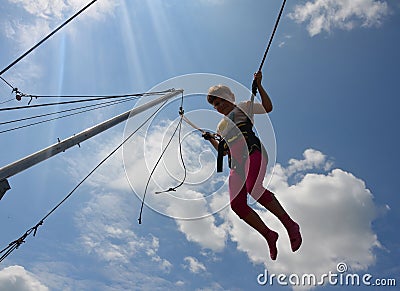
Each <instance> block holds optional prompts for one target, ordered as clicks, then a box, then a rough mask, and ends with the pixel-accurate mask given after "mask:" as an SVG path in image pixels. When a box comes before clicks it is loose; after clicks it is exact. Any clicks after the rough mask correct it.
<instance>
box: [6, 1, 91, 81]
mask: <svg viewBox="0 0 400 291" xmlns="http://www.w3.org/2000/svg"><path fill="white" fill-rule="evenodd" d="M96 1H97V0H93V1H91V2H90V3H89V4H87V5H86V6H85V7H83V8H82V9H81V10H79V11H78V12H77V13H75V14H74V15H73V16H71V17H70V18H69V19H68V20H66V21H65V22H64V23H63V24H61V25H60V26H59V27H57V28H56V29H55V30H53V31H52V32H51V33H49V34H48V35H47V36H46V37H45V38H43V39H42V40H41V41H39V42H38V43H37V44H35V45H34V46H33V47H31V48H30V49H29V50H28V51H26V52H25V53H24V54H22V55H21V56H20V57H19V58H17V59H16V60H15V61H13V62H12V63H11V64H9V65H8V66H7V67H5V68H4V69H3V70H2V71H1V72H0V76H1V75H3V74H4V73H5V72H7V71H8V70H9V69H10V68H11V67H13V66H14V65H16V64H17V63H18V62H19V61H20V60H22V59H23V58H24V57H26V56H27V55H28V54H29V53H31V52H32V51H33V50H35V49H36V48H37V47H38V46H40V45H41V44H42V43H44V42H45V41H46V40H47V39H49V38H50V37H51V36H53V34H55V33H56V32H57V31H59V30H60V29H61V28H63V27H64V26H65V25H67V24H68V23H69V22H70V21H72V20H73V19H74V18H75V17H77V16H78V15H79V14H81V13H82V12H83V11H85V10H86V9H87V8H89V6H91V5H92V4H93V3H95V2H96ZM1 79H2V80H3V81H5V80H4V79H3V78H1ZM5 82H6V83H7V84H8V85H9V86H11V85H10V84H9V83H8V82H7V81H5ZM11 87H12V86H11ZM12 88H13V87H12ZM13 89H14V88H13Z"/></svg>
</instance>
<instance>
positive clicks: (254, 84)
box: [251, 0, 286, 95]
mask: <svg viewBox="0 0 400 291" xmlns="http://www.w3.org/2000/svg"><path fill="white" fill-rule="evenodd" d="M285 4H286V0H283V3H282V6H281V9H280V11H279V14H278V18H277V19H276V21H275V26H274V29H273V31H272V34H271V37H270V39H269V42H268V46H267V48H266V50H265V52H264V56H263V58H262V60H261V64H260V67H259V68H258V71H261V69H262V67H263V65H264V62H265V59H266V58H267V54H268V51H269V48H270V46H271V43H272V40H273V38H274V35H275V32H276V29H277V28H278V24H279V21H280V19H281V16H282V12H283V8H284V7H285ZM251 88H252V92H253V95H256V94H257V83H256V81H255V80H253V84H252V86H251Z"/></svg>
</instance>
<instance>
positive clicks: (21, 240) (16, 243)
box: [0, 101, 167, 262]
mask: <svg viewBox="0 0 400 291" xmlns="http://www.w3.org/2000/svg"><path fill="white" fill-rule="evenodd" d="M166 103H167V101H165V102H164V103H163V104H161V105H160V107H159V108H158V109H157V110H156V111H155V112H154V113H152V114H151V115H150V116H149V117H148V118H147V119H146V120H145V121H144V122H143V123H142V124H141V125H140V126H139V127H138V128H137V129H136V130H135V131H133V132H132V133H131V134H130V135H129V136H128V137H127V138H125V139H124V140H123V141H122V143H120V144H119V145H118V146H117V147H116V148H115V149H114V150H113V151H111V153H109V154H108V155H107V156H106V157H105V158H104V159H103V160H102V161H101V162H100V163H99V164H98V165H97V166H96V167H94V168H93V170H92V171H90V172H89V174H87V175H86V176H85V177H84V178H83V179H82V180H81V181H80V182H79V183H78V185H76V186H75V188H73V189H72V191H71V192H69V193H68V195H67V196H65V197H64V199H63V200H61V201H60V202H59V203H58V204H57V205H56V206H55V207H54V208H53V209H51V210H50V211H49V212H48V213H47V214H46V215H45V216H44V217H43V218H42V219H41V220H40V221H39V222H38V223H37V224H36V225H35V226H33V227H31V228H30V229H28V230H27V231H26V232H25V233H24V234H23V235H22V236H21V237H20V238H18V239H16V240H14V241H13V242H11V243H9V245H8V246H7V247H5V248H4V249H2V250H1V251H0V254H1V257H0V262H2V261H3V260H4V259H5V258H7V257H8V256H9V255H10V254H11V253H12V252H13V251H14V250H16V249H18V248H19V247H20V246H21V244H23V243H24V242H25V239H26V238H27V237H28V236H29V235H31V234H32V233H33V236H36V232H37V230H38V228H39V226H41V225H42V224H43V223H44V221H45V220H46V219H47V218H48V217H49V216H50V215H51V214H53V213H54V212H55V211H56V210H57V209H58V208H59V207H60V206H61V205H62V204H63V203H64V202H65V201H66V200H67V199H68V198H70V197H71V196H72V195H73V194H74V192H75V191H76V190H77V189H78V188H79V186H81V185H82V184H83V182H85V181H86V180H87V179H88V178H89V177H90V176H91V175H92V174H93V173H94V172H95V171H96V170H97V169H98V168H99V167H100V166H101V165H102V164H104V163H105V161H107V160H108V159H109V158H110V157H111V156H112V155H113V154H115V153H116V152H117V151H118V150H119V149H120V148H121V147H122V146H123V145H124V144H125V143H126V142H127V141H128V140H129V139H130V138H131V137H132V136H133V135H134V134H135V133H137V132H138V131H139V130H140V129H141V128H142V127H143V126H144V125H145V124H146V123H147V122H148V121H149V120H150V119H151V118H152V117H153V116H154V115H155V114H156V113H157V112H158V111H160V109H161V108H162V107H163V106H164V105H165V104H166Z"/></svg>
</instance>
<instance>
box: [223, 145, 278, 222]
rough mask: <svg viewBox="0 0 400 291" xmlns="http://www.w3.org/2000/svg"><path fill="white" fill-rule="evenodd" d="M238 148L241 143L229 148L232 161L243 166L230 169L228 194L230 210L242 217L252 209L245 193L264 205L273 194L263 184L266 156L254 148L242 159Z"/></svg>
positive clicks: (241, 146)
mask: <svg viewBox="0 0 400 291" xmlns="http://www.w3.org/2000/svg"><path fill="white" fill-rule="evenodd" d="M240 148H243V145H236V144H234V145H233V147H232V148H231V154H232V161H235V162H236V163H237V164H238V165H239V167H243V166H244V168H242V170H240V169H235V168H232V169H231V171H230V174H229V194H230V202H231V208H232V210H233V211H234V212H235V213H236V214H237V215H238V216H239V217H240V218H242V219H243V218H244V217H246V216H247V215H248V214H249V213H250V212H251V211H252V209H251V208H250V207H249V206H248V205H247V193H249V194H250V195H251V196H252V197H253V198H254V199H255V200H257V202H258V203H260V204H261V205H263V206H264V207H266V205H267V204H269V203H270V202H271V201H272V199H273V197H274V196H273V195H274V194H273V193H272V192H271V191H269V190H267V189H265V188H264V186H263V180H264V177H265V173H266V171H267V162H268V160H267V157H263V155H262V153H261V152H260V151H259V150H255V151H253V152H252V153H251V154H250V155H249V156H248V158H247V159H246V161H244V159H245V158H244V157H243V155H240V154H237V153H240V152H242V151H240ZM235 152H236V153H235Z"/></svg>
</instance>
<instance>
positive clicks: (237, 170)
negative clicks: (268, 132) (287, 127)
mask: <svg viewBox="0 0 400 291" xmlns="http://www.w3.org/2000/svg"><path fill="white" fill-rule="evenodd" d="M254 79H255V81H256V84H257V87H258V91H259V92H260V96H261V100H262V102H261V104H260V103H254V104H252V102H250V101H248V102H241V103H239V104H238V105H236V104H235V95H234V94H233V93H232V91H231V90H230V89H229V88H228V87H227V86H224V85H217V86H213V87H211V88H210V89H209V91H208V95H207V101H208V102H209V103H210V104H212V105H213V107H214V108H215V109H216V110H217V111H218V112H219V113H221V114H223V115H224V118H223V119H222V120H221V122H220V123H219V124H218V127H217V133H218V135H220V136H221V137H222V141H220V142H218V141H217V140H216V139H215V138H214V137H213V136H212V135H210V134H205V135H203V137H204V138H205V139H206V140H209V141H210V143H211V144H212V145H213V146H214V147H215V148H216V149H217V150H218V153H219V158H218V162H217V164H218V165H217V171H222V168H221V165H222V164H221V163H222V155H225V154H228V157H229V163H230V168H231V170H230V174H229V194H230V205H231V208H232V210H233V211H234V212H235V213H236V214H237V215H238V216H239V217H240V218H241V219H243V220H244V221H245V222H246V223H247V224H249V225H250V226H251V227H253V228H254V229H255V230H257V231H258V232H259V233H260V234H261V235H262V236H263V237H264V238H265V239H266V241H267V243H268V247H269V251H270V257H271V259H272V260H276V257H277V255H278V250H277V248H276V241H277V240H278V233H276V232H275V231H273V230H271V229H269V228H268V227H267V226H266V225H265V223H264V222H263V221H262V220H261V218H260V216H259V215H258V214H257V213H256V212H255V211H254V210H253V209H252V208H250V207H249V206H248V205H247V193H249V194H250V195H251V196H252V197H253V198H254V199H256V200H257V202H258V203H260V204H261V205H262V206H264V207H265V208H266V209H268V210H269V211H270V212H271V213H273V214H274V215H275V216H276V217H278V219H279V220H280V221H281V222H282V224H283V225H284V226H285V228H286V230H287V232H288V235H289V238H290V244H291V248H292V251H293V252H295V251H297V250H298V249H299V248H300V245H301V243H302V237H301V234H300V227H299V225H298V224H297V223H296V222H294V221H293V220H292V219H291V218H290V216H289V215H288V214H287V213H286V211H285V210H284V209H283V207H282V206H281V204H280V203H279V201H278V200H277V199H276V197H275V195H274V194H273V193H272V192H270V191H269V190H267V189H265V188H264V187H263V185H262V183H263V179H264V176H265V173H266V170H267V162H268V161H267V157H266V154H263V153H262V152H263V151H265V149H264V148H263V146H262V145H261V142H260V140H259V138H258V137H257V136H256V135H255V134H254V131H253V129H252V127H253V116H252V115H253V114H263V113H264V114H265V113H269V112H271V111H272V102H271V99H270V98H269V96H268V94H267V92H266V91H265V89H264V88H263V86H262V84H261V81H262V73H261V71H259V72H257V73H255V74H254ZM246 113H249V114H246Z"/></svg>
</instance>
